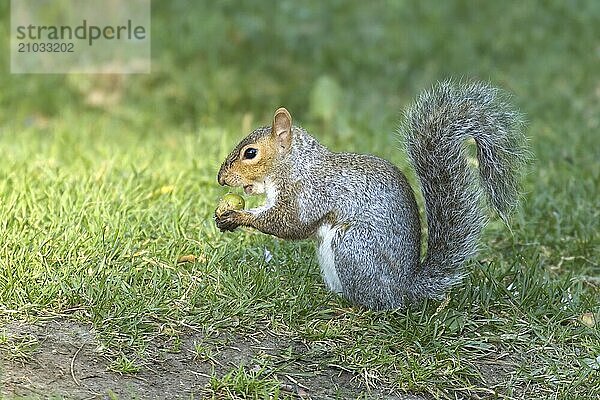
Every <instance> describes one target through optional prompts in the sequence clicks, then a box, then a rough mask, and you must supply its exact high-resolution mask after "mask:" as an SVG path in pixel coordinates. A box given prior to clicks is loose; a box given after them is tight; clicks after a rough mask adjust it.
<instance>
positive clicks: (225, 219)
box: [215, 210, 242, 232]
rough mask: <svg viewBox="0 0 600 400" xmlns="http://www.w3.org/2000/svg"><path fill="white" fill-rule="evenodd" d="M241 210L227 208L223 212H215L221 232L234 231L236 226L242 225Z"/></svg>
mask: <svg viewBox="0 0 600 400" xmlns="http://www.w3.org/2000/svg"><path fill="white" fill-rule="evenodd" d="M241 214H242V213H241V212H239V211H237V210H227V211H225V212H223V213H221V214H217V213H215V222H216V223H217V228H219V230H220V231H221V232H226V231H230V232H231V231H233V230H235V228H237V227H238V226H240V225H241V222H240V217H241Z"/></svg>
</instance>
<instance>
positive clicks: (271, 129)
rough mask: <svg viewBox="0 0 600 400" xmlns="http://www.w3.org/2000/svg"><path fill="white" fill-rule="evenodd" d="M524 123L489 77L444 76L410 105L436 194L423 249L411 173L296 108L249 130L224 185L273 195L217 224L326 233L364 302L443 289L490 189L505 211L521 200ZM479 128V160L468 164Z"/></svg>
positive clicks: (471, 251)
mask: <svg viewBox="0 0 600 400" xmlns="http://www.w3.org/2000/svg"><path fill="white" fill-rule="evenodd" d="M523 126H524V122H523V118H522V116H521V114H520V113H519V112H518V111H517V110H515V109H514V108H513V107H512V106H511V105H510V104H509V103H508V102H507V101H506V96H505V95H504V93H503V92H501V91H500V90H499V89H497V88H495V87H493V86H491V85H489V84H487V83H482V82H470V83H469V82H467V83H456V82H454V81H451V80H450V81H443V82H439V83H437V84H435V85H434V86H433V87H432V88H431V89H429V90H426V91H424V92H423V93H421V94H420V95H419V96H418V97H417V99H416V101H415V102H414V104H413V105H412V106H410V107H409V108H408V110H407V111H406V112H405V122H404V123H403V124H402V125H401V127H400V128H399V129H398V132H399V133H400V136H401V138H402V139H403V140H402V142H403V145H404V147H405V150H406V152H407V154H408V157H409V161H410V163H411V164H412V166H413V167H414V169H415V172H416V175H417V178H418V181H419V184H420V189H421V191H422V194H423V198H424V201H425V215H426V218H427V250H426V254H425V255H424V257H423V258H422V257H421V225H420V217H419V209H418V206H417V202H416V200H415V195H414V193H413V189H412V188H411V186H410V184H409V183H408V181H407V179H406V177H405V175H404V174H403V173H402V172H401V171H400V170H399V169H398V168H397V167H396V166H394V165H393V164H392V163H390V162H388V161H386V160H383V159H381V158H378V157H376V156H373V155H365V154H354V153H335V152H331V151H329V150H328V149H326V148H325V147H324V146H323V145H321V144H320V143H319V142H318V141H317V140H316V139H315V138H314V137H313V136H311V135H310V134H309V133H308V132H307V131H306V130H304V129H303V128H301V127H299V126H294V125H292V117H291V115H290V113H289V112H288V111H287V110H286V109H285V108H279V109H277V110H276V111H275V114H274V117H273V122H272V124H271V126H265V127H261V128H258V129H256V130H254V131H253V132H252V133H250V134H249V135H248V136H247V137H246V138H244V139H243V140H242V141H241V142H240V143H239V144H238V145H237V146H236V147H235V148H234V149H233V151H232V152H231V153H230V154H229V155H228V156H227V158H226V159H225V161H224V162H223V164H222V165H221V168H220V170H219V173H218V176H217V180H218V182H219V184H220V185H228V186H232V187H243V189H244V191H245V193H246V194H251V195H254V194H261V193H266V202H265V204H264V205H263V206H260V207H257V208H253V209H248V210H231V211H227V212H225V213H223V214H221V215H219V216H217V215H215V220H216V225H217V227H218V228H219V229H220V230H221V231H223V232H224V231H233V230H234V229H236V228H237V227H239V226H245V227H252V228H255V229H257V230H259V231H261V232H263V233H266V234H270V235H274V236H276V237H279V238H283V239H292V240H296V239H307V238H315V239H316V241H317V256H318V261H319V265H320V269H321V273H322V276H323V279H324V281H325V284H326V285H327V287H328V288H329V289H330V290H331V291H333V292H335V293H338V294H340V295H342V296H343V297H345V298H346V299H348V300H349V301H350V302H352V303H354V304H361V305H363V306H366V307H367V308H370V309H374V310H382V309H396V308H401V307H404V306H405V305H407V304H409V303H411V302H415V301H419V300H423V299H437V300H439V299H442V298H444V296H445V293H446V292H447V291H448V290H449V289H450V288H452V287H454V286H455V285H457V284H459V283H460V281H461V279H462V278H463V276H464V275H465V272H464V264H465V261H467V260H468V259H470V258H471V257H473V256H474V255H475V254H476V252H477V247H478V237H479V235H480V233H481V230H482V229H483V228H484V226H485V224H486V222H487V220H488V216H487V215H486V214H487V213H486V212H485V209H486V208H485V204H483V203H484V199H487V204H488V205H489V206H491V208H492V209H495V210H496V212H497V214H498V215H499V216H500V218H501V219H502V220H503V221H505V222H507V218H508V216H509V214H510V212H511V211H512V210H513V209H514V207H515V206H516V205H517V201H518V198H519V192H520V184H519V181H520V175H521V171H522V169H523V168H522V167H523V166H524V165H525V163H526V160H527V159H528V155H529V154H530V153H529V150H528V148H527V140H526V138H525V135H524V134H523ZM468 139H472V140H474V142H475V144H476V148H477V162H478V168H473V167H472V166H470V165H469V160H468V155H467V150H466V148H465V142H466V141H467V140H468ZM477 169H478V174H477ZM477 175H479V177H478V176H477Z"/></svg>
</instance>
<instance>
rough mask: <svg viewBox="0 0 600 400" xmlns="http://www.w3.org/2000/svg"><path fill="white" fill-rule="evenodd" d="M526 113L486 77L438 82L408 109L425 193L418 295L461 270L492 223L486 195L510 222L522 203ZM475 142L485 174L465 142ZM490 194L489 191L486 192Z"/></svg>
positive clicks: (410, 139) (409, 139)
mask: <svg viewBox="0 0 600 400" xmlns="http://www.w3.org/2000/svg"><path fill="white" fill-rule="evenodd" d="M522 126H523V120H522V117H521V115H520V114H519V113H518V112H517V111H516V110H514V109H513V108H512V107H511V106H510V105H509V104H508V103H507V102H506V101H505V100H504V99H503V96H502V94H501V93H500V91H499V90H498V89H495V88H493V87H491V86H489V85H487V84H485V83H470V84H456V83H453V82H451V81H445V82H442V83H438V84H437V85H435V86H434V87H433V88H432V89H430V90H429V91H426V92H424V93H422V94H421V95H420V96H419V97H418V99H417V100H416V102H415V104H414V105H413V106H412V107H411V108H409V110H408V111H407V113H406V125H405V127H404V129H403V132H402V133H403V135H404V136H405V144H406V149H407V152H408V154H409V157H410V159H411V161H412V164H413V166H414V168H415V170H416V173H417V176H418V178H419V181H420V184H421V190H422V192H423V196H424V198H425V208H426V215H427V227H428V241H427V255H426V257H425V259H424V260H423V262H422V264H421V265H420V266H419V270H418V273H417V276H415V281H414V289H415V293H414V295H415V297H430V298H431V297H433V298H439V297H441V296H442V295H443V293H444V292H445V291H446V290H447V289H448V288H449V287H451V286H453V285H455V284H457V283H458V282H459V281H460V279H461V277H462V268H461V266H462V264H463V263H464V262H465V261H466V260H467V259H469V258H470V257H472V256H473V255H475V253H476V252H477V242H478V237H479V234H480V232H481V230H482V228H483V227H484V225H485V223H486V219H487V218H486V215H485V213H484V210H483V204H482V200H483V197H486V198H487V200H488V202H489V204H490V205H491V206H492V208H494V209H495V210H496V211H497V212H498V214H499V216H500V217H501V218H502V219H503V220H505V221H506V219H507V217H508V215H509V214H510V212H511V211H512V209H513V208H514V206H515V205H516V204H517V201H518V196H519V178H520V175H521V171H522V169H523V168H522V167H523V165H524V163H525V162H526V160H527V159H528V156H529V152H528V150H527V147H526V140H525V137H524V135H523V133H522V131H521V130H522ZM467 139H474V141H475V143H476V146H477V160H478V164H479V179H478V178H477V172H476V169H475V168H472V167H471V166H470V165H469V159H468V155H467V151H466V148H465V145H466V143H465V141H466V140H467ZM484 193H485V196H484Z"/></svg>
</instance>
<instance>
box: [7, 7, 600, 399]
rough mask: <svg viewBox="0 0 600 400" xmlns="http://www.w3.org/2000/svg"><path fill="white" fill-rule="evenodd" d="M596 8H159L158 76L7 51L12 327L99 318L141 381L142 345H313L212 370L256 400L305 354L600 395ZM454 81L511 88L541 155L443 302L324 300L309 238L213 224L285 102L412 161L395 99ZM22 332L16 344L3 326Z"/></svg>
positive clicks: (427, 381) (432, 379)
mask: <svg viewBox="0 0 600 400" xmlns="http://www.w3.org/2000/svg"><path fill="white" fill-rule="evenodd" d="M507 4H508V5H507ZM234 7H235V10H234ZM0 10H2V15H7V13H8V6H7V4H5V3H3V4H2V5H0ZM5 11H6V12H5ZM233 11H235V12H233ZM599 16H600V6H599V4H598V2H594V1H580V2H573V3H566V2H560V1H549V2H546V3H544V6H539V5H536V4H535V3H534V2H510V3H505V2H497V3H492V2H487V3H485V4H480V5H478V6H477V8H476V9H475V8H474V7H473V5H472V4H471V3H470V2H467V1H464V2H463V1H455V2H443V3H441V4H440V3H438V2H418V3H417V2H415V3H412V2H388V3H384V2H381V3H377V4H375V5H366V3H365V4H363V3H360V2H350V3H342V2H317V1H314V2H308V3H305V4H304V6H303V7H300V6H299V5H297V4H296V3H295V2H278V3H277V6H275V3H273V4H268V2H265V3H261V4H260V5H258V4H256V5H253V6H252V7H250V5H239V4H237V3H236V5H235V6H234V4H233V3H229V2H222V3H220V4H219V5H216V4H213V2H198V3H197V4H196V3H195V4H194V5H190V4H188V3H184V2H179V1H173V2H156V3H154V4H153V21H152V23H153V25H152V29H153V30H152V33H153V37H152V41H153V57H154V59H153V65H152V68H153V72H152V74H150V75H139V76H107V75H105V76H82V75H68V76H63V75H49V76H31V75H27V76H21V75H9V74H8V72H7V71H8V69H7V66H8V59H6V58H3V59H2V61H3V65H4V66H5V68H4V72H3V77H2V83H1V85H2V86H1V90H0V151H1V154H2V157H1V158H0V237H2V246H0V247H1V249H0V314H1V315H2V317H1V318H2V320H4V321H10V320H14V319H28V320H31V319H37V318H41V317H48V316H53V315H67V316H69V318H73V319H76V320H78V321H82V322H86V323H91V324H93V326H94V328H95V329H96V331H97V332H98V333H99V336H100V339H101V340H102V341H103V343H104V346H105V347H106V349H107V351H108V352H109V353H110V354H112V355H113V359H114V364H113V367H114V368H115V369H117V370H119V371H122V372H130V373H135V371H136V369H137V368H139V367H138V366H137V364H135V363H133V362H132V361H130V360H133V359H137V357H138V356H139V355H142V356H143V354H144V349H145V347H146V343H148V341H151V340H155V338H157V337H166V338H173V340H176V339H177V338H179V337H180V336H182V335H185V333H186V332H188V331H189V329H190V327H192V328H194V329H201V330H203V331H211V332H228V333H233V334H240V335H243V334H246V333H253V332H257V331H262V332H264V333H266V334H272V335H277V336H280V337H285V338H288V339H289V340H294V341H301V342H303V343H305V344H306V347H307V349H308V350H307V351H306V352H305V353H302V354H298V353H294V352H292V354H288V355H281V356H280V358H279V359H265V360H264V364H263V365H261V368H264V369H263V370H261V372H260V373H256V371H251V370H249V369H248V367H247V366H244V365H237V366H235V367H234V368H232V369H231V371H229V372H226V373H224V374H221V373H215V375H214V376H213V378H212V379H211V381H210V386H209V388H210V390H212V391H213V393H214V394H215V396H216V397H217V398H218V396H222V397H227V396H231V397H235V396H249V397H256V398H263V397H265V396H266V395H268V393H270V392H273V391H277V390H279V386H278V385H277V379H278V378H277V377H278V375H277V374H278V373H279V372H281V371H282V370H283V369H285V368H284V367H285V365H289V364H290V363H291V362H292V361H293V362H296V361H301V362H304V363H307V364H310V365H314V366H315V368H317V369H319V368H323V369H324V368H328V366H329V367H331V366H334V367H335V368H338V369H339V370H342V371H347V372H349V373H350V374H352V376H353V377H354V379H355V381H356V382H358V383H360V384H361V385H362V386H361V387H362V388H363V389H364V390H365V391H367V390H368V389H375V388H389V389H394V390H399V391H408V392H412V393H428V394H430V395H433V396H435V397H440V398H457V397H458V398H460V397H494V396H497V397H508V398H511V397H514V398H535V397H551V398H562V399H567V398H594V396H597V395H598V393H599V389H598V388H599V387H600V374H599V366H598V362H599V361H598V356H599V355H600V335H599V333H598V322H597V321H600V301H599V300H598V299H599V298H600V290H599V284H600V282H599V280H598V277H599V276H600V267H599V265H598V260H599V259H600V257H599V255H600V239H599V237H598V231H599V227H598V221H599V220H600V213H599V210H600V208H599V207H598V205H599V203H598V198H599V197H600V193H599V191H598V188H599V187H600V173H599V171H600V161H599V160H600V143H599V139H598V129H599V128H600V117H599V115H598V109H599V107H600V87H599V86H598V80H597V76H598V75H597V66H598V61H599V57H600V53H599V52H600V47H599V46H600V42H598V37H600V30H599V29H600V28H598V24H597V23H595V22H596V20H597V19H598V17H599ZM199 21H201V22H202V23H200V22H199ZM2 24H3V25H2V26H0V32H2V33H4V34H5V35H4V36H6V34H7V32H8V21H7V19H6V18H4V19H3V21H2ZM267 26H268V27H269V29H266V27H267ZM273 32H277V33H278V34H276V35H275V34H273ZM0 50H1V51H0V57H6V55H7V54H8V52H7V48H6V43H4V42H3V43H2V44H0ZM449 76H455V77H456V76H458V77H460V76H465V77H472V78H480V79H485V80H488V79H489V80H491V81H492V82H493V83H494V84H497V85H500V86H502V87H504V88H505V89H506V90H508V91H509V92H511V93H512V94H513V95H514V98H513V100H514V102H515V103H516V104H517V105H518V106H519V107H520V108H521V110H522V111H523V112H524V113H525V114H526V116H527V119H528V135H529V137H530V138H531V144H532V148H533V151H534V153H535V155H536V162H535V164H534V165H533V166H532V168H531V172H530V174H529V175H528V176H527V179H526V184H525V189H526V195H525V198H524V202H523V206H522V209H521V210H520V212H519V213H518V214H517V215H516V216H515V218H514V219H513V223H512V225H511V229H510V230H509V229H507V228H506V227H503V226H502V225H501V224H499V223H492V224H490V225H489V227H488V229H487V230H486V232H485V235H484V237H483V238H482V251H481V253H480V255H479V256H478V257H477V259H476V260H475V261H473V262H472V263H470V265H469V270H470V274H469V277H468V278H467V279H466V280H465V282H464V285H463V286H462V287H461V288H457V289H456V290H454V291H452V292H451V293H450V295H449V299H448V302H447V304H442V305H440V304H439V303H435V304H434V303H430V304H421V305H415V306H414V307H412V308H411V309H408V310H404V311H394V312H370V311H366V310H363V309H360V308H356V307H351V306H350V305H349V304H347V303H345V302H344V301H343V300H341V299H339V298H337V297H336V296H334V295H331V294H329V293H328V292H327V291H326V289H325V287H324V285H323V283H322V280H321V278H320V276H319V271H318V266H317V264H316V260H315V257H314V246H313V244H311V243H310V242H295V243H292V242H283V241H279V240H277V239H274V238H270V237H267V236H264V235H261V234H257V233H255V232H252V231H243V230H242V231H238V232H235V233H233V234H225V235H222V234H221V233H220V232H218V230H217V229H216V227H215V226H214V223H213V221H212V219H211V215H212V212H213V209H214V207H215V205H216V202H217V199H218V198H219V197H220V196H221V195H222V194H224V192H225V190H224V189H222V188H220V187H219V186H218V185H217V183H216V178H215V176H216V172H217V170H218V167H219V165H220V163H221V161H222V160H223V158H224V156H225V155H226V154H227V153H228V151H229V150H230V148H231V147H232V146H233V145H234V144H235V143H237V140H239V139H240V138H241V136H242V135H243V134H244V133H246V132H247V131H248V130H249V129H251V128H252V127H255V126H257V125H261V124H264V123H266V122H267V121H268V119H269V117H270V115H271V113H272V111H273V110H274V109H275V108H276V107H278V106H279V105H281V104H285V105H286V106H288V107H289V109H291V110H293V115H294V116H295V119H296V121H299V122H301V123H302V124H303V125H304V126H305V127H306V128H308V129H309V131H311V132H313V133H314V134H315V135H316V136H317V137H318V138H319V139H320V140H322V141H323V142H324V143H325V144H327V145H328V146H330V147H331V148H333V149H336V150H348V151H358V152H368V153H374V154H377V155H380V156H382V157H385V158H387V159H390V160H392V161H394V162H396V163H397V164H398V165H400V166H402V167H403V168H404V169H406V163H405V161H404V157H403V154H402V153H401V152H400V151H398V150H397V147H398V146H397V145H396V139H395V137H394V135H393V133H392V131H393V128H394V126H395V124H397V120H398V115H399V110H400V109H401V108H402V107H403V106H405V105H406V104H408V102H410V100H411V98H413V97H414V96H415V95H416V94H417V93H418V92H419V91H420V90H422V89H424V88H425V87H427V86H429V85H430V84H431V83H433V82H434V81H436V80H439V79H443V78H446V77H449ZM92 93H93V94H94V96H93V98H92V96H91V94H92ZM115 93H116V94H117V96H116V98H114V97H113V96H109V95H110V94H115ZM413 182H414V180H413ZM259 201H260V199H253V200H250V202H251V205H252V204H257V203H258V202H259ZM265 249H267V250H269V251H270V252H271V253H272V255H273V259H272V260H271V261H270V262H266V261H265V258H264V251H265ZM190 254H191V255H194V256H195V260H194V261H193V262H178V260H179V259H180V257H181V256H184V255H190ZM174 343H177V342H176V341H175V342H174ZM9 345H10V346H21V345H20V344H19V343H16V342H15V343H13V344H9V342H8V340H5V339H2V337H0V348H2V349H3V351H4V350H5V348H6V346H9ZM24 345H27V343H24ZM196 350H197V353H198V358H199V359H200V360H202V359H210V357H212V352H213V350H212V349H211V348H210V346H209V345H208V344H204V343H202V344H201V345H199V347H198V348H197V349H196ZM281 396H284V394H281Z"/></svg>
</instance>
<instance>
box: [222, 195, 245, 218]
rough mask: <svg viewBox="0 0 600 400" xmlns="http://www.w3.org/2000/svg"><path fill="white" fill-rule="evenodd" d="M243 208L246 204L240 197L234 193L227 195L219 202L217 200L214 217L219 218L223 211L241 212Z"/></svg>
mask: <svg viewBox="0 0 600 400" xmlns="http://www.w3.org/2000/svg"><path fill="white" fill-rule="evenodd" d="M245 206H246V202H245V201H244V199H243V198H242V196H240V195H238V194H235V193H227V194H226V195H225V196H223V198H222V199H221V200H219V204H218V205H217V209H216V210H215V215H216V216H217V217H220V216H221V215H223V213H224V212H225V211H229V210H243V209H244V207H245Z"/></svg>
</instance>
